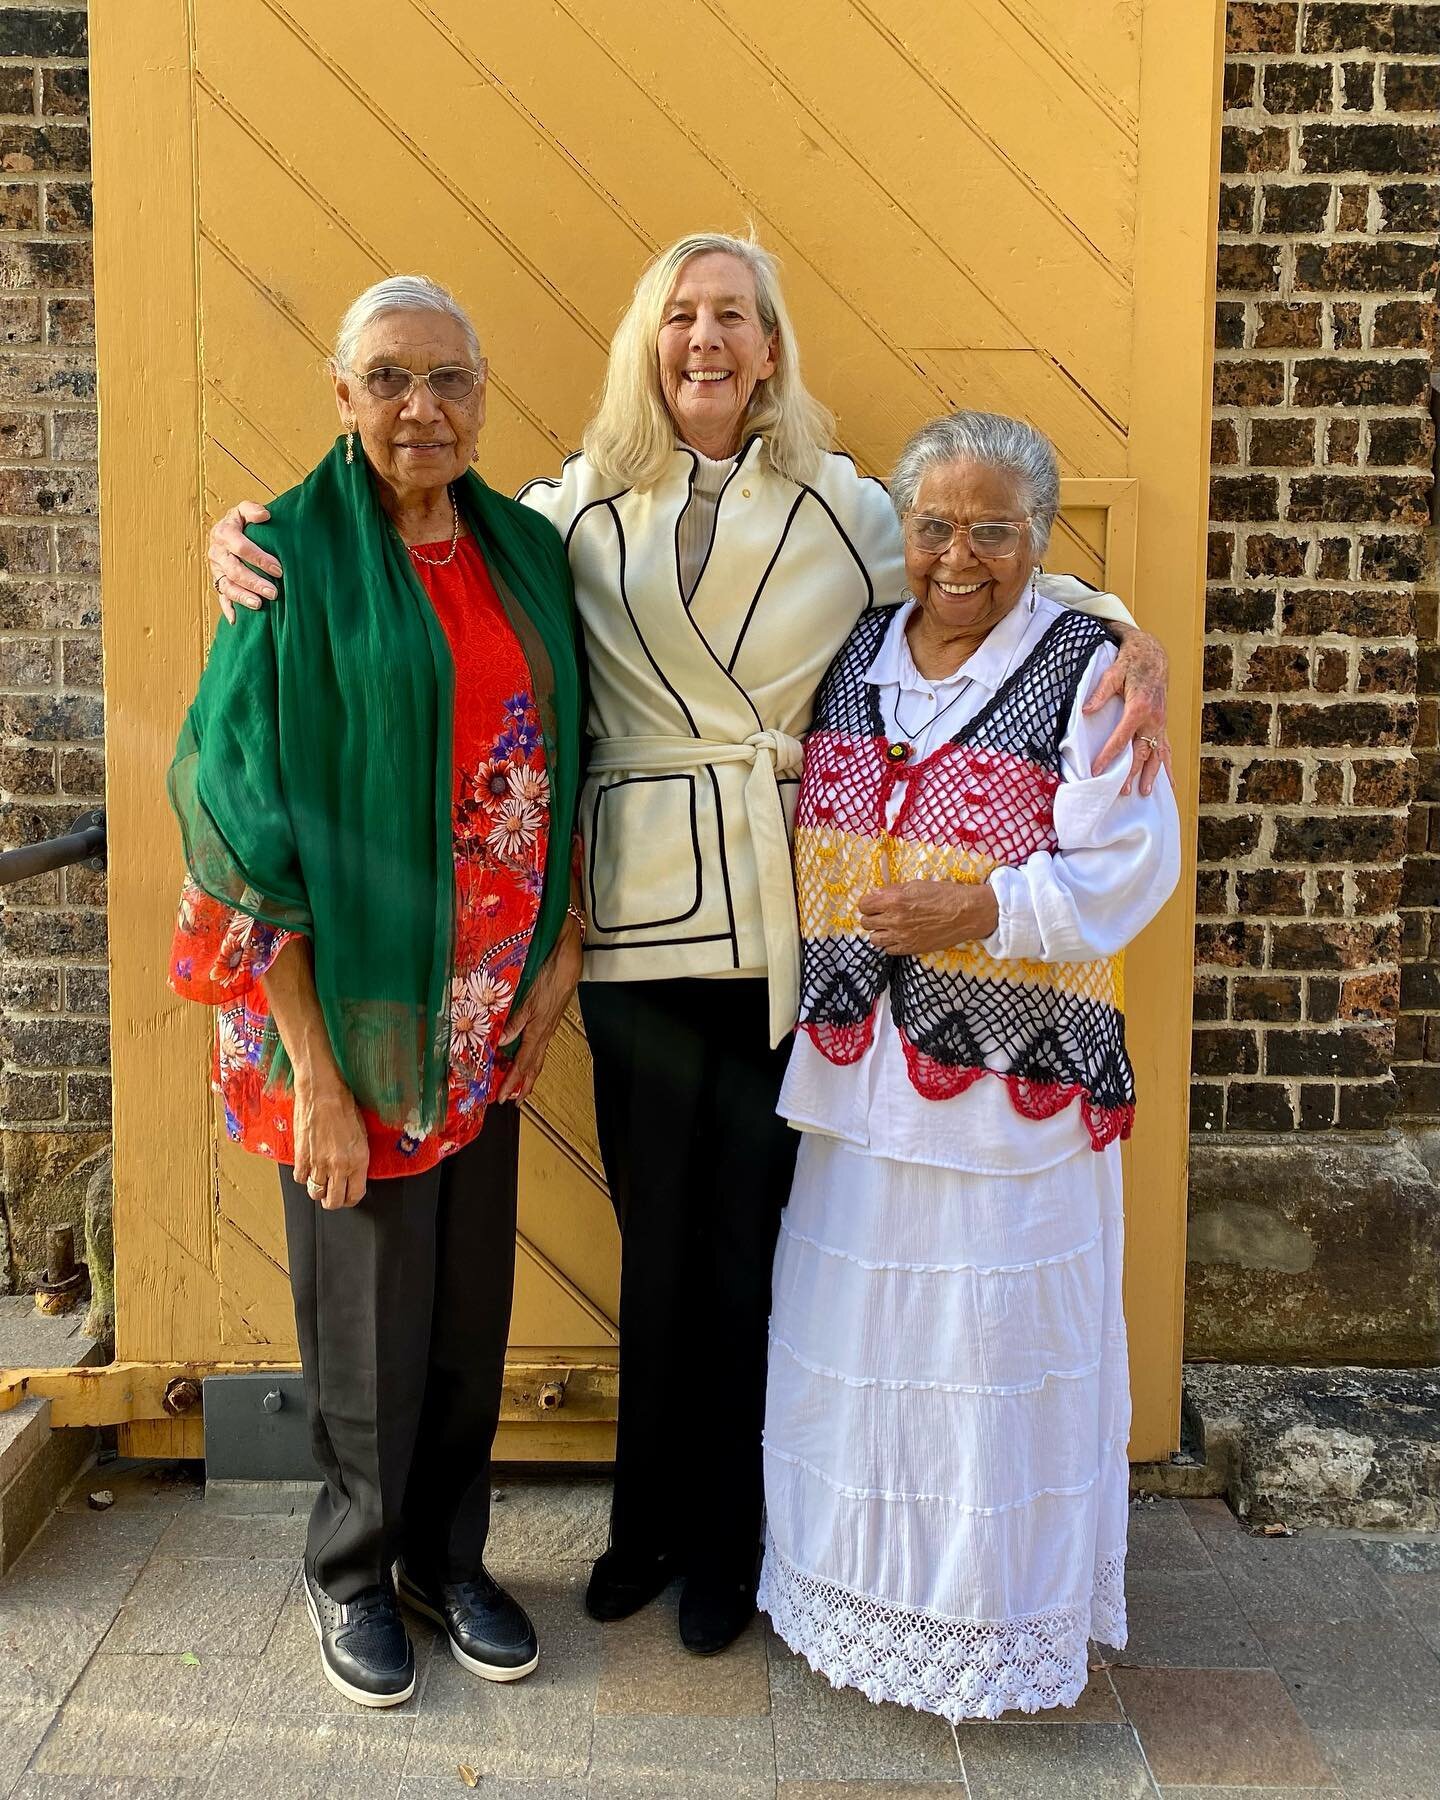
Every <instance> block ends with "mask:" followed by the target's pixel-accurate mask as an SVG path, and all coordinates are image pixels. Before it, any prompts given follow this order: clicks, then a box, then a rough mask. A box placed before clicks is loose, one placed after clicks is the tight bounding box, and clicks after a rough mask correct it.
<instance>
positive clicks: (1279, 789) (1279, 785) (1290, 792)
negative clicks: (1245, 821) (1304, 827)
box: [1238, 757, 1305, 806]
mask: <svg viewBox="0 0 1440 1800" xmlns="http://www.w3.org/2000/svg"><path fill="white" fill-rule="evenodd" d="M1304 780H1305V775H1304V765H1303V764H1302V763H1298V762H1289V761H1286V760H1284V759H1283V758H1282V759H1272V758H1269V757H1264V758H1260V759H1258V760H1256V761H1255V762H1252V763H1247V764H1246V765H1245V767H1244V768H1243V769H1242V770H1241V771H1240V788H1239V794H1238V798H1239V799H1240V800H1241V801H1243V802H1245V803H1247V804H1250V805H1258V806H1295V805H1297V804H1298V803H1299V800H1300V796H1301V794H1302V793H1303V791H1304Z"/></svg>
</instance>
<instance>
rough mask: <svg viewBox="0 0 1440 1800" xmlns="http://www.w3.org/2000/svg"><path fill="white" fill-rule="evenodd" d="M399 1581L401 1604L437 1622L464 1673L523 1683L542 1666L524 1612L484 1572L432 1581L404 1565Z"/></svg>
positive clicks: (537, 1644)
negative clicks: (467, 1578) (469, 1577)
mask: <svg viewBox="0 0 1440 1800" xmlns="http://www.w3.org/2000/svg"><path fill="white" fill-rule="evenodd" d="M397 1576H398V1582H397V1585H398V1588H399V1592H400V1599H401V1602H402V1603H403V1604H404V1605H406V1606H408V1607H409V1608H410V1610H411V1611H412V1612H418V1613H421V1614H423V1615H424V1617H425V1618H427V1619H433V1620H434V1621H435V1623H436V1624H437V1625H438V1626H439V1627H440V1629H441V1630H442V1631H443V1632H444V1633H445V1635H446V1637H447V1638H448V1639H449V1640H450V1654H451V1655H452V1656H453V1657H454V1658H455V1660H456V1662H458V1663H459V1664H460V1667H461V1668H462V1669H469V1670H470V1671H471V1672H472V1674H475V1675H483V1676H484V1677H485V1679H486V1680H487V1681H519V1680H520V1678H521V1676H523V1675H529V1674H530V1673H532V1671H533V1670H534V1669H535V1668H536V1666H537V1665H538V1663H539V1661H540V1645H539V1643H538V1642H537V1641H536V1637H535V1627H534V1626H533V1625H532V1624H531V1623H530V1619H529V1616H528V1615H527V1613H526V1611H525V1609H524V1607H523V1606H521V1604H520V1602H519V1601H518V1600H516V1599H514V1598H513V1597H512V1596H511V1595H509V1594H507V1593H506V1592H505V1590H504V1588H502V1587H501V1585H500V1583H499V1582H498V1581H494V1580H492V1579H491V1577H490V1576H489V1575H487V1574H486V1572H485V1570H484V1569H483V1568H482V1569H481V1571H480V1574H479V1576H478V1577H477V1578H476V1579H475V1580H474V1581H432V1580H427V1579H426V1578H424V1577H423V1576H421V1575H418V1574H416V1573H415V1572H414V1571H413V1570H411V1569H407V1568H406V1567H405V1565H404V1563H401V1564H400V1565H399V1568H398V1570H397Z"/></svg>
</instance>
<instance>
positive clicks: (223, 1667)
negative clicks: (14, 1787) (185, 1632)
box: [34, 1656, 253, 1781]
mask: <svg viewBox="0 0 1440 1800" xmlns="http://www.w3.org/2000/svg"><path fill="white" fill-rule="evenodd" d="M252 1673H253V1667H252V1664H251V1661H250V1660H249V1659H240V1658H236V1657H227V1658H218V1657H217V1658H215V1659H214V1660H212V1661H210V1662H206V1663H200V1664H198V1665H195V1666H193V1667H192V1666H189V1665H187V1664H185V1663H182V1662H181V1660H180V1658H179V1657H178V1656H97V1657H95V1658H94V1660H93V1661H92V1662H91V1663H90V1666H89V1667H88V1668H87V1669H86V1671H85V1673H84V1674H83V1675H82V1676H81V1677H80V1680H79V1681H78V1682H77V1683H76V1686H75V1690H74V1692H73V1693H72V1694H71V1695H70V1697H69V1699H68V1700H67V1701H66V1702H65V1705H64V1707H63V1708H62V1709H61V1713H60V1716H59V1718H58V1719H57V1720H56V1721H55V1724H54V1725H53V1726H52V1728H51V1730H50V1733H49V1735H48V1736H47V1737H46V1739H45V1741H44V1743H43V1744H42V1745H41V1746H40V1749H39V1751H38V1752H37V1754H36V1757H35V1763H34V1766H35V1768H36V1770H37V1771H38V1772H39V1773H40V1774H42V1775H64V1776H73V1775H89V1776H140V1777H149V1778H150V1779H152V1780H154V1779H164V1780H172V1779H176V1778H179V1779H182V1780H189V1781H204V1780H205V1779H206V1778H207V1777H208V1776H209V1775H210V1773H211V1771H212V1770H213V1769H214V1767H215V1765H216V1763H217V1762H218V1761H219V1760H220V1754H221V1751H222V1750H223V1749H224V1747H225V1741H226V1739H227V1738H228V1737H229V1735H230V1727H231V1726H232V1725H233V1724H234V1722H235V1719H236V1716H237V1714H238V1713H239V1711H240V1704H241V1701H242V1700H243V1699H244V1697H245V1692H246V1690H247V1688H248V1687H249V1685H250V1678H251V1675H252Z"/></svg>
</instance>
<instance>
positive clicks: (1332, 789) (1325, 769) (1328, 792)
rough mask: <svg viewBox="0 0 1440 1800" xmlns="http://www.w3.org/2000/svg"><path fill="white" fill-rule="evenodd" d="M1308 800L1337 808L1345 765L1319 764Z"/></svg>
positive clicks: (1342, 788)
mask: <svg viewBox="0 0 1440 1800" xmlns="http://www.w3.org/2000/svg"><path fill="white" fill-rule="evenodd" d="M1310 798H1311V800H1312V801H1313V802H1314V804H1315V805H1316V806H1328V807H1336V806H1339V805H1340V803H1341V801H1342V800H1344V798H1345V765H1344V764H1343V763H1339V762H1327V763H1321V764H1320V765H1319V767H1318V768H1317V769H1316V770H1315V784H1314V791H1313V793H1312V794H1311V796H1310ZM1322 879H1323V878H1322ZM1342 898H1343V896H1342Z"/></svg>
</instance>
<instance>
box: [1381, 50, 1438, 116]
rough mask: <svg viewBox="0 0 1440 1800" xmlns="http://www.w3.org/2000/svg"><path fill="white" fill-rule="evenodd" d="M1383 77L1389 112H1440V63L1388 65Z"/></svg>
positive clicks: (1386, 108)
mask: <svg viewBox="0 0 1440 1800" xmlns="http://www.w3.org/2000/svg"><path fill="white" fill-rule="evenodd" d="M1436 43H1437V44H1440V30H1437V32H1436ZM1384 78H1385V110H1386V112H1420V113H1440V63H1386V65H1385V69H1384Z"/></svg>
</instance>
